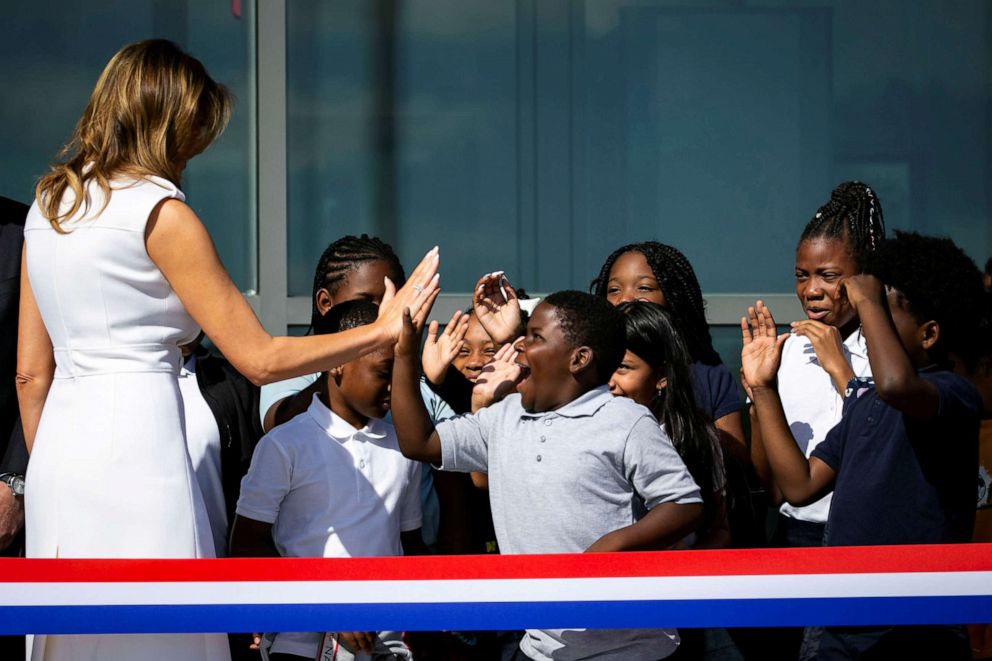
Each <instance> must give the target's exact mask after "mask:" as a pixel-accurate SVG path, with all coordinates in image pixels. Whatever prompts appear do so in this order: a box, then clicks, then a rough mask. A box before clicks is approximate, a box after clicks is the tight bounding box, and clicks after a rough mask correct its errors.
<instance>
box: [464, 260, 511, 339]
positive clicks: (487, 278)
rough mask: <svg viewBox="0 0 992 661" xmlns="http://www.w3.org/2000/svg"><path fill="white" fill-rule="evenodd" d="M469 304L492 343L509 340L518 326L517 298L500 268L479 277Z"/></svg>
mask: <svg viewBox="0 0 992 661" xmlns="http://www.w3.org/2000/svg"><path fill="white" fill-rule="evenodd" d="M504 291H505V292H506V293H505V294H504V293H503V292H504ZM472 307H473V308H474V310H475V316H476V317H478V318H479V323H480V324H482V327H483V328H484V329H485V330H486V332H487V333H489V337H491V338H492V340H493V342H495V343H496V344H503V343H504V342H509V341H510V340H512V339H513V336H514V335H516V334H517V332H518V331H519V329H520V301H519V300H518V299H517V292H516V290H515V289H514V288H513V287H511V286H510V283H509V281H507V279H506V276H504V275H503V272H502V271H496V272H495V273H487V274H486V275H484V276H482V277H481V278H479V281H478V282H477V283H475V292H474V293H473V295H472Z"/></svg>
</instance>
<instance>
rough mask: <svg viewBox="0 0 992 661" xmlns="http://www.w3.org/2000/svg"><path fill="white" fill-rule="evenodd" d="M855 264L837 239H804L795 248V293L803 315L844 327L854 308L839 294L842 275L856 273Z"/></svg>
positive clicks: (848, 252) (849, 320) (850, 319)
mask: <svg viewBox="0 0 992 661" xmlns="http://www.w3.org/2000/svg"><path fill="white" fill-rule="evenodd" d="M859 270H860V269H859V268H858V264H857V262H856V261H855V259H854V257H853V256H852V255H851V253H850V251H848V249H847V246H846V245H845V244H844V242H843V241H841V240H839V239H830V238H825V237H817V238H813V239H807V240H805V241H803V242H802V243H800V244H799V247H798V248H797V249H796V296H798V297H799V302H800V303H802V305H803V310H804V311H805V312H806V317H807V318H808V319H812V320H814V321H819V322H821V323H824V324H827V325H829V326H836V327H837V328H839V329H842V330H843V329H844V327H845V326H848V325H849V324H851V323H852V322H853V320H854V310H853V309H852V308H851V306H850V305H849V304H848V302H847V299H846V298H844V297H843V296H841V294H840V283H841V281H843V279H844V278H847V277H849V276H852V275H857V273H858V272H859Z"/></svg>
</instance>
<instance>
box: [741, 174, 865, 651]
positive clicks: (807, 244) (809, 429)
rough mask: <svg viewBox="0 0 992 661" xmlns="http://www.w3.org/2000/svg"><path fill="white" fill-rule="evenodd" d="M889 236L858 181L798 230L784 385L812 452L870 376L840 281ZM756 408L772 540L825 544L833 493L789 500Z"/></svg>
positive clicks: (772, 633)
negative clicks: (795, 312)
mask: <svg viewBox="0 0 992 661" xmlns="http://www.w3.org/2000/svg"><path fill="white" fill-rule="evenodd" d="M884 238H885V224H884V220H883V216H882V205H881V202H880V201H879V199H878V196H877V195H876V193H875V191H874V190H873V189H872V188H871V187H870V186H867V185H866V184H863V183H861V182H857V181H846V182H844V183H842V184H840V185H839V186H837V187H836V188H835V189H834V190H833V192H832V193H831V195H830V199H829V200H828V201H827V202H826V204H824V205H823V206H821V207H820V208H819V209H818V210H817V212H816V214H814V215H813V217H812V218H811V219H810V221H809V223H807V225H806V227H805V228H804V229H803V232H802V234H801V235H800V238H799V244H798V246H797V247H796V265H795V277H796V281H795V282H796V296H797V297H798V298H799V302H800V303H801V304H802V306H803V310H804V311H805V313H806V318H805V319H802V320H800V321H796V322H793V323H792V336H791V337H789V339H788V340H787V341H786V342H785V345H784V347H783V349H782V362H781V365H780V367H779V371H778V388H779V393H780V394H781V398H782V407H783V409H784V411H785V416H786V419H787V421H788V423H789V429H790V431H791V432H792V436H793V438H794V439H795V441H796V444H797V445H798V446H799V448H800V449H801V450H802V451H803V453H804V454H805V455H806V457H807V458H808V457H809V456H810V454H811V453H812V452H813V450H814V449H815V448H816V447H817V445H819V444H820V443H821V442H822V441H823V440H824V439H825V438H826V435H827V432H828V431H830V429H831V428H833V427H834V426H835V425H836V424H837V423H838V422H839V421H840V419H841V414H842V412H843V408H844V392H845V390H846V389H847V384H848V381H850V380H851V379H852V378H854V377H859V378H860V377H864V378H867V377H870V376H871V365H870V364H869V362H868V352H867V345H866V343H865V339H864V337H863V335H862V334H861V326H860V321H859V320H858V317H857V315H856V314H855V312H854V309H853V308H852V307H851V305H850V304H849V303H848V301H847V297H846V296H845V295H844V293H843V288H842V287H841V283H842V282H843V281H844V279H845V278H848V277H850V276H853V275H857V274H859V273H861V272H862V271H863V270H864V264H865V261H866V258H867V257H868V255H869V254H870V253H872V252H873V251H874V250H875V249H876V248H878V246H879V245H880V244H881V242H882V241H883V240H884ZM744 387H745V389H748V385H747V383H746V382H745V383H744ZM748 394H749V395H750V392H749V393H748ZM750 413H751V416H750V418H751V459H752V462H753V464H754V468H755V471H756V472H757V473H758V476H759V477H760V478H761V480H762V482H763V483H764V485H765V489H766V492H767V493H768V495H769V499H770V500H771V504H772V505H778V506H780V507H779V514H778V518H777V525H776V526H775V532H774V534H773V536H772V545H773V546H777V547H805V546H822V545H823V536H824V530H825V527H826V522H827V516H828V514H829V512H830V501H831V495H830V494H828V495H826V496H824V497H823V498H821V499H820V500H817V501H815V502H813V503H810V504H808V505H805V506H803V507H796V506H793V505H790V504H789V503H786V502H784V499H783V498H782V495H781V492H780V491H779V489H778V486H777V485H776V484H775V481H774V479H773V478H772V476H771V472H770V470H769V464H768V460H767V457H766V455H765V447H764V443H763V441H762V438H763V429H762V425H761V420H760V419H759V417H758V415H757V414H756V412H755V410H754V407H753V406H752V407H751V411H750ZM766 635H767V637H768V640H766V648H770V649H776V650H781V652H782V653H781V655H780V656H779V657H777V658H783V659H785V658H791V659H795V658H796V657H797V655H798V654H799V651H800V646H802V647H803V648H804V649H805V648H806V644H804V643H803V639H802V635H803V630H802V629H791V628H784V629H773V630H768V631H767V632H766Z"/></svg>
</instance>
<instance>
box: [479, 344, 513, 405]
mask: <svg viewBox="0 0 992 661" xmlns="http://www.w3.org/2000/svg"><path fill="white" fill-rule="evenodd" d="M514 344H516V342H507V343H506V344H504V345H503V346H502V347H500V349H499V351H497V352H496V355H495V356H493V359H492V360H491V361H490V362H489V363H487V364H486V366H485V367H483V368H482V373H480V374H479V377H478V378H477V379H476V380H475V385H474V386H473V387H472V412H473V413H474V412H475V411H478V410H479V409H483V408H485V407H487V406H489V405H491V404H493V403H495V402H498V401H500V400H501V399H503V398H504V397H506V396H507V395H509V394H510V393H511V392H513V389H514V387H516V385H517V381H518V380H519V379H520V365H518V364H517V355H518V353H519V352H518V351H517V350H516V349H514V348H513V346H514Z"/></svg>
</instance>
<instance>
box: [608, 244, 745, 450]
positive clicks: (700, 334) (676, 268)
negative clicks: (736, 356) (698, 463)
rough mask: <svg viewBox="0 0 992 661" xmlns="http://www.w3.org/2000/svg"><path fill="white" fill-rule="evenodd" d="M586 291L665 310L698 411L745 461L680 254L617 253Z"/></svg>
mask: <svg viewBox="0 0 992 661" xmlns="http://www.w3.org/2000/svg"><path fill="white" fill-rule="evenodd" d="M590 291H591V292H592V293H593V294H595V295H596V296H602V297H604V298H606V299H607V300H608V301H610V303H612V304H614V305H619V304H620V303H624V302H627V301H636V300H640V301H648V302H650V303H657V304H658V305H661V306H662V307H664V308H665V309H666V310H668V312H669V313H670V314H671V315H672V322H673V323H674V325H675V328H676V329H677V330H678V332H679V335H680V336H681V337H682V338H683V340H684V341H685V344H686V347H687V348H688V349H689V356H690V358H691V359H692V364H691V366H690V370H691V375H692V386H693V392H694V394H695V398H696V404H697V406H699V408H700V409H701V410H702V411H703V412H704V413H705V414H706V415H707V416H709V418H710V419H711V420H712V421H713V422H714V424H715V425H716V427H717V430H718V431H719V432H720V438H721V444H722V445H723V446H724V448H725V449H726V450H727V451H728V452H730V453H731V454H733V455H734V456H735V457H738V458H740V459H741V460H743V461H748V457H747V446H746V444H745V441H744V424H743V421H742V419H741V401H740V395H739V393H738V391H737V384H736V382H735V379H734V377H733V375H731V373H730V370H728V369H727V367H726V366H725V365H724V364H723V362H722V361H721V360H720V355H719V354H718V353H717V352H716V350H715V349H713V339H712V337H711V336H710V328H709V325H708V324H707V323H706V311H705V309H704V306H703V293H702V290H701V289H700V287H699V281H698V280H697V279H696V273H695V271H693V269H692V264H690V263H689V260H688V259H686V257H685V255H683V254H682V253H681V252H680V251H679V250H678V249H676V248H674V247H672V246H669V245H665V244H664V243H659V242H657V241H645V242H643V243H632V244H629V245H626V246H623V247H622V248H617V249H616V250H614V251H613V252H612V253H611V254H610V256H609V257H607V258H606V262H605V263H604V264H603V267H602V268H601V269H600V271H599V275H598V276H596V279H595V280H593V281H592V285H591V286H590Z"/></svg>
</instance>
